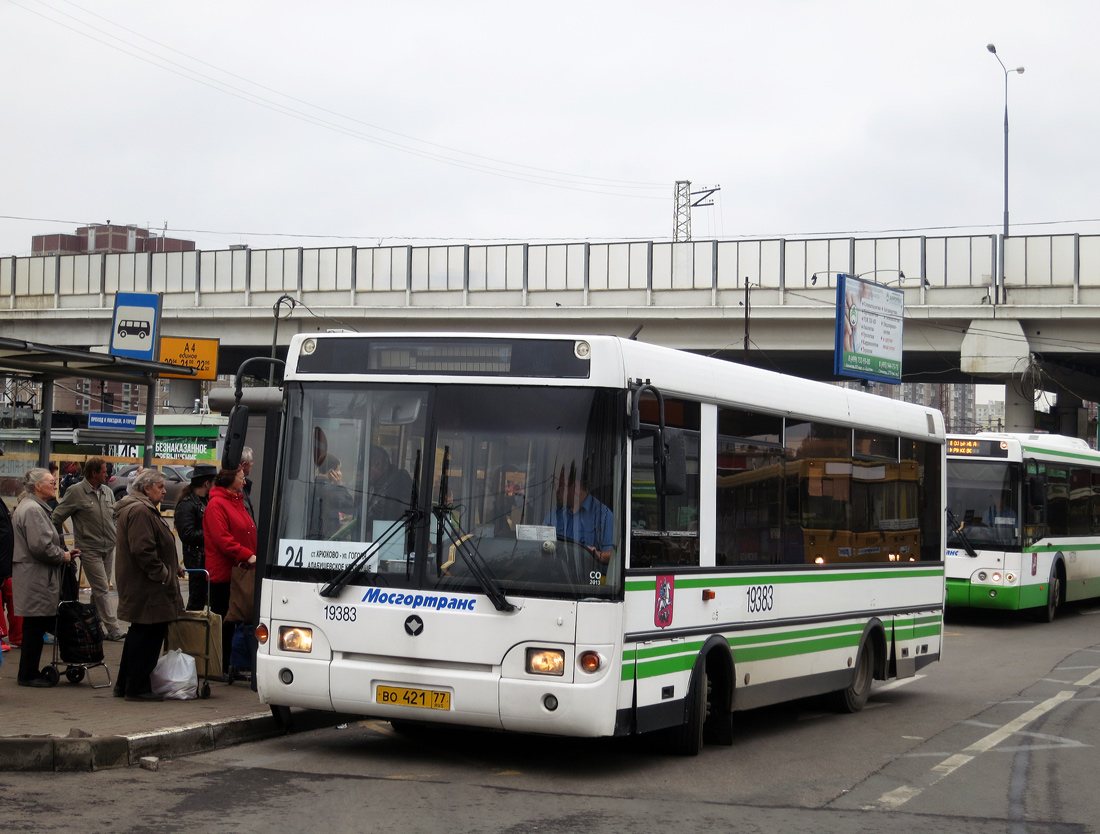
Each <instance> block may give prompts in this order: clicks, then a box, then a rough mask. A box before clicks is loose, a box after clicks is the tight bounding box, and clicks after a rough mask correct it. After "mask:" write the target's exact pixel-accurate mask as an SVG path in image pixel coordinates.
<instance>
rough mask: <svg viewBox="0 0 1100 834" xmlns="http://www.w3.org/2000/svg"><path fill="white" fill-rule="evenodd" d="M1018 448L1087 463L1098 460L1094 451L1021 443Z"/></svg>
mask: <svg viewBox="0 0 1100 834" xmlns="http://www.w3.org/2000/svg"><path fill="white" fill-rule="evenodd" d="M1020 448H1021V449H1023V450H1024V451H1025V452H1032V453H1033V454H1037V455H1050V456H1051V457H1053V458H1072V459H1073V460H1083V461H1088V462H1089V463H1097V462H1098V461H1097V457H1096V454H1095V453H1093V454H1091V455H1089V454H1083V453H1081V452H1069V451H1066V450H1065V449H1047V448H1045V447H1044V448H1040V447H1039V446H1024V445H1023V444H1021V446H1020Z"/></svg>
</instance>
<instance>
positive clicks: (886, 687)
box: [871, 675, 924, 695]
mask: <svg viewBox="0 0 1100 834" xmlns="http://www.w3.org/2000/svg"><path fill="white" fill-rule="evenodd" d="M923 677H924V675H913V677H911V678H898V679H897V680H894V681H890V683H885V684H883V685H882V686H876V687H875V688H874V690H872V692H871V694H872V695H877V694H878V693H880V692H889V691H890V690H891V689H897V688H898V687H899V686H905V685H906V684H910V683H913V682H914V681H919V680H920V679H921V678H923Z"/></svg>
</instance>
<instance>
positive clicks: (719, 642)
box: [669, 635, 734, 756]
mask: <svg viewBox="0 0 1100 834" xmlns="http://www.w3.org/2000/svg"><path fill="white" fill-rule="evenodd" d="M733 685H734V684H733V654H732V652H731V651H730V648H729V643H728V642H726V640H725V639H723V638H722V637H720V636H718V635H714V636H712V637H711V638H710V639H709V640H707V642H706V643H705V644H704V645H703V648H702V649H701V650H700V651H699V654H698V655H696V657H695V664H694V665H693V666H692V669H691V680H690V683H689V684H688V692H687V697H686V698H685V699H684V721H683V723H682V724H679V725H677V726H675V727H670V728H669V732H670V736H669V742H670V747H671V750H672V752H674V753H676V754H678V755H681V756H696V755H698V754H699V751H700V750H701V749H702V747H703V744H704V743H706V744H721V745H727V746H728V745H732V744H733Z"/></svg>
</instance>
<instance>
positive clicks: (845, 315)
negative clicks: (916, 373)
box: [833, 273, 905, 384]
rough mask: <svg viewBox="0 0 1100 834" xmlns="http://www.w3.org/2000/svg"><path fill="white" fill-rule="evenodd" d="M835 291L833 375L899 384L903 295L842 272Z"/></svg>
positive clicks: (897, 291) (903, 309)
mask: <svg viewBox="0 0 1100 834" xmlns="http://www.w3.org/2000/svg"><path fill="white" fill-rule="evenodd" d="M837 278H838V280H837V288H836V349H835V351H834V354H833V372H834V373H835V374H837V376H851V377H856V378H857V379H868V380H873V381H875V382H889V383H894V384H897V383H899V382H901V347H902V324H903V322H904V318H905V293H904V292H902V291H901V290H899V289H894V288H892V287H884V286H883V285H882V284H876V283H875V282H874V281H865V280H863V279H861V278H857V277H856V276H854V275H845V274H843V273H841V274H840V275H839V276H837Z"/></svg>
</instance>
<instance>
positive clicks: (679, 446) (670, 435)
mask: <svg viewBox="0 0 1100 834" xmlns="http://www.w3.org/2000/svg"><path fill="white" fill-rule="evenodd" d="M653 478H654V481H655V482H656V483H655V486H656V489H657V494H658V495H683V494H684V493H685V492H687V454H686V452H685V446H684V433H683V432H682V431H680V430H679V429H670V428H666V429H665V430H664V431H663V432H661V433H660V434H658V435H657V436H656V437H654V438H653Z"/></svg>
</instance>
